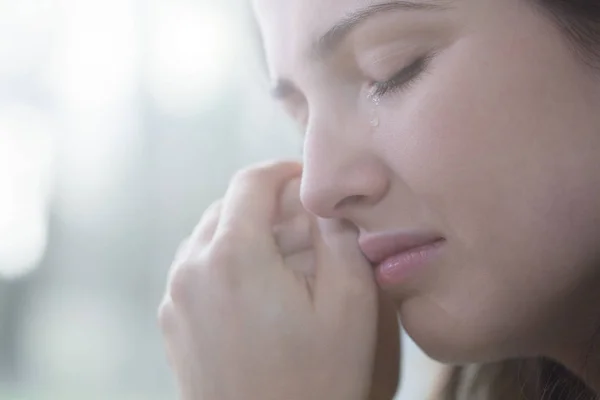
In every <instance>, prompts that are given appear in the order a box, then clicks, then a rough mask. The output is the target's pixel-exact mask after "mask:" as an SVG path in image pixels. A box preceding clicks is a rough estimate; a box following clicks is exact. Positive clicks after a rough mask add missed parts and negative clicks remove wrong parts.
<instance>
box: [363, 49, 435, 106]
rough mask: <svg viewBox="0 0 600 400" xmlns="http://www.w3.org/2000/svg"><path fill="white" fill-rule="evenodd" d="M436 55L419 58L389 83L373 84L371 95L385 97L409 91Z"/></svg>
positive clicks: (389, 80) (388, 81)
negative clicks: (405, 90)
mask: <svg viewBox="0 0 600 400" xmlns="http://www.w3.org/2000/svg"><path fill="white" fill-rule="evenodd" d="M434 56H435V54H428V55H425V56H422V57H419V58H418V59H417V60H415V61H414V62H413V63H411V64H409V65H408V66H407V67H405V68H403V69H402V70H400V71H399V72H398V73H396V74H395V75H394V76H392V77H391V78H390V79H388V80H387V81H383V82H373V83H372V84H371V88H372V91H371V93H372V94H373V95H374V96H376V97H383V96H385V95H388V94H392V93H395V92H397V91H400V90H404V89H407V88H408V87H409V86H410V85H411V84H413V83H415V81H416V80H417V79H418V78H419V77H420V76H421V74H422V73H423V72H425V70H426V69H427V67H428V66H429V63H430V62H431V59H432V58H433V57H434Z"/></svg>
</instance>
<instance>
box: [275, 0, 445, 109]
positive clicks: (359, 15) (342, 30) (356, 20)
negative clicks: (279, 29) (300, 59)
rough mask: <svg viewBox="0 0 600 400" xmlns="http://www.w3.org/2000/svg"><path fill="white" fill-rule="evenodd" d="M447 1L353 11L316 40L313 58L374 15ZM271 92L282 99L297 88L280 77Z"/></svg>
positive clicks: (406, 0) (399, 1)
mask: <svg viewBox="0 0 600 400" xmlns="http://www.w3.org/2000/svg"><path fill="white" fill-rule="evenodd" d="M447 3H448V0H429V1H418V0H394V1H387V2H385V3H378V4H372V5H369V6H367V7H364V8H361V9H359V10H357V11H354V12H351V13H350V14H348V15H346V16H345V17H344V18H342V19H341V20H340V21H338V22H337V23H336V24H335V25H333V27H331V28H330V29H329V30H328V31H327V32H326V33H325V34H324V35H322V36H321V37H320V38H319V39H317V40H316V41H315V42H314V44H313V45H312V47H311V49H310V50H311V52H312V54H311V55H312V58H314V59H316V60H321V61H322V60H324V59H326V58H327V57H328V56H330V55H331V54H333V53H334V52H335V51H336V49H337V48H338V47H339V46H340V45H341V43H342V42H343V41H344V40H345V39H346V38H347V37H348V35H350V33H352V31H354V30H355V29H356V28H358V26H360V25H361V24H363V23H364V22H365V21H367V20H368V19H369V18H371V17H373V16H374V15H377V14H381V13H384V12H388V11H443V10H447V9H448V8H449V7H448V6H447ZM270 92H271V95H272V96H273V97H274V98H276V99H282V98H285V97H287V96H289V95H290V94H292V93H294V92H295V88H294V85H293V84H292V83H291V82H289V81H288V80H286V79H280V80H278V81H277V82H275V85H273V88H272V89H271V90H270Z"/></svg>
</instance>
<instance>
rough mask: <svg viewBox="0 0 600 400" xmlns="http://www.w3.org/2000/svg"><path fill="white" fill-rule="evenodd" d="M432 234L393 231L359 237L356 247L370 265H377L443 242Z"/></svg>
mask: <svg viewBox="0 0 600 400" xmlns="http://www.w3.org/2000/svg"><path fill="white" fill-rule="evenodd" d="M443 240H444V238H443V237H442V236H440V235H439V234H435V233H432V232H417V231H393V232H380V233H372V234H365V235H361V236H360V238H359V239H358V245H359V247H360V249H361V251H362V252H363V254H364V255H365V257H366V258H367V259H368V260H369V261H370V262H371V263H372V264H379V263H381V262H383V261H384V260H386V259H387V258H389V257H391V256H394V255H396V254H400V253H404V252H407V251H410V250H413V249H416V248H419V247H423V246H426V245H429V244H433V243H436V242H439V241H443Z"/></svg>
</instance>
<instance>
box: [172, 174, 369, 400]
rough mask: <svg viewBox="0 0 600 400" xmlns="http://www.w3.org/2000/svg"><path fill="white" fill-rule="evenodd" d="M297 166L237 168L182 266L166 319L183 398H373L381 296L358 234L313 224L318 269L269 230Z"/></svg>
mask: <svg viewBox="0 0 600 400" xmlns="http://www.w3.org/2000/svg"><path fill="white" fill-rule="evenodd" d="M300 170H301V168H300V166H299V165H296V164H292V163H279V164H276V165H268V166H261V167H255V168H252V169H248V170H245V171H244V172H242V173H239V174H238V175H236V177H235V178H234V180H233V182H232V184H231V186H230V188H229V190H228V192H227V194H226V196H225V199H224V200H223V202H222V205H216V206H215V207H212V208H211V210H209V211H207V212H206V213H205V215H204V216H203V218H202V220H201V222H200V223H199V225H198V227H197V228H196V229H195V231H194V233H193V234H192V237H191V239H190V241H189V243H188V245H187V246H185V247H184V249H183V251H182V252H181V254H179V256H178V257H177V259H176V261H175V262H174V265H173V268H172V272H171V275H170V279H169V284H168V288H167V293H166V295H165V299H164V301H163V303H162V305H161V308H160V321H161V326H162V329H163V333H164V336H165V341H166V345H167V351H168V353H169V358H170V360H171V364H172V365H173V368H174V369H175V372H176V375H177V377H178V381H179V386H180V389H181V392H182V397H183V398H184V399H185V400H237V399H240V398H244V399H250V400H259V399H260V400H264V399H277V400H279V399H289V400H296V399H297V400H300V399H302V400H304V399H315V400H318V399H323V400H335V399H339V400H348V399H357V400H359V399H360V400H364V399H366V398H367V396H368V393H369V390H370V387H371V378H372V374H373V366H374V359H375V353H376V351H375V343H376V340H377V309H378V294H377V288H376V286H375V283H374V280H373V277H372V271H371V268H370V266H369V264H368V263H367V262H366V260H364V258H363V257H362V255H361V254H360V252H359V251H358V250H357V248H356V245H355V244H356V233H355V232H354V231H353V230H351V229H345V228H342V227H340V226H337V225H335V224H332V225H330V226H321V227H320V228H321V229H322V230H323V231H324V232H327V233H325V234H322V233H321V230H320V229H319V227H317V224H315V223H314V220H312V221H309V224H308V226H309V232H310V235H311V236H310V237H311V239H312V242H313V243H312V245H313V247H312V251H313V256H314V264H313V265H314V268H313V272H314V273H313V274H312V276H311V274H306V273H305V271H297V270H295V269H293V268H290V266H289V265H287V264H286V258H287V259H288V261H289V257H285V256H284V255H283V254H282V252H281V249H280V245H281V243H278V240H277V239H276V234H274V232H273V231H274V229H275V228H274V224H275V221H276V219H277V214H278V208H279V207H278V201H279V194H280V192H281V190H282V188H283V187H284V185H285V184H286V183H287V182H288V181H289V180H290V179H292V178H294V177H296V176H298V175H299V174H300ZM348 243H354V246H350V245H348Z"/></svg>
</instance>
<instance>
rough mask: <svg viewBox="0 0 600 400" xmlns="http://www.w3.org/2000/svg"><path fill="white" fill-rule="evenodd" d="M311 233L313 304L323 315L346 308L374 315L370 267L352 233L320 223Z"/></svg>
mask: <svg viewBox="0 0 600 400" xmlns="http://www.w3.org/2000/svg"><path fill="white" fill-rule="evenodd" d="M312 229H313V242H314V246H315V253H316V259H317V263H316V264H317V268H318V269H317V281H316V283H315V301H316V302H317V303H319V302H320V303H322V304H321V306H322V307H324V308H323V312H324V313H325V314H324V315H327V313H331V312H333V313H335V312H340V310H344V309H346V308H348V307H356V308H357V314H360V312H362V311H364V312H372V313H373V314H375V313H376V311H377V309H376V307H377V285H376V283H375V279H374V275H373V270H372V267H371V264H370V263H369V262H368V260H367V259H366V258H365V257H364V255H363V254H362V253H361V251H360V249H359V247H358V232H357V231H356V229H354V228H353V227H351V226H350V225H348V224H346V223H344V222H341V221H334V220H323V219H319V223H318V225H317V226H316V227H315V226H313V228H312ZM329 315H333V314H329Z"/></svg>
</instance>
